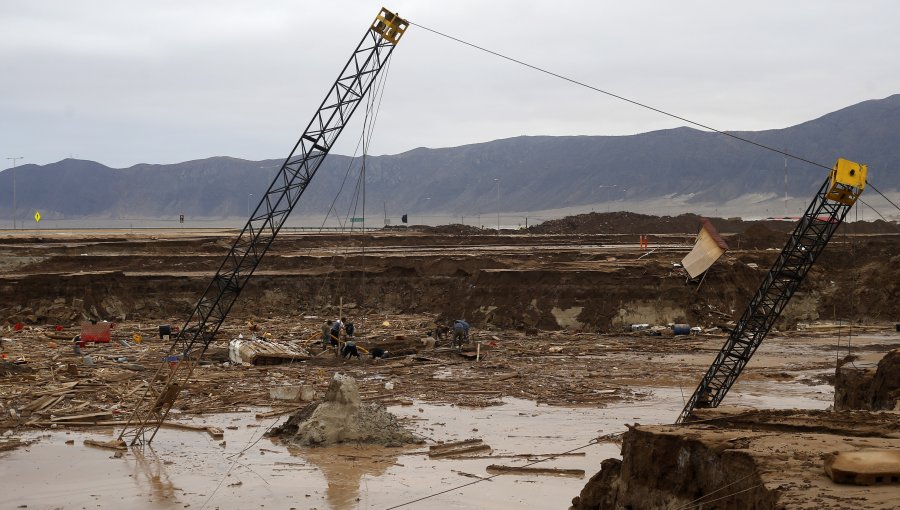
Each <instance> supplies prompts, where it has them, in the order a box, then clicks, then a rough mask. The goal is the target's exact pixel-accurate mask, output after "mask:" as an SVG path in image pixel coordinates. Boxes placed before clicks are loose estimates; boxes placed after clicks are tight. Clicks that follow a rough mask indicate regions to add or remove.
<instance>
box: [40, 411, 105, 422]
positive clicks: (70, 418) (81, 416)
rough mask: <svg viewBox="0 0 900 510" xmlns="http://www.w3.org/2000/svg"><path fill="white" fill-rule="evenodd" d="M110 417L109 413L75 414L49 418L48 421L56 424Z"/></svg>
mask: <svg viewBox="0 0 900 510" xmlns="http://www.w3.org/2000/svg"><path fill="white" fill-rule="evenodd" d="M112 415H113V414H112V413H111V412H109V411H102V412H99V413H88V414H76V415H74V416H57V417H56V418H51V419H50V421H51V422H53V423H57V422H66V421H78V420H84V419H85V418H112ZM85 421H87V420H85ZM94 421H96V420H94Z"/></svg>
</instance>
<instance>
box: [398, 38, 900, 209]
mask: <svg viewBox="0 0 900 510" xmlns="http://www.w3.org/2000/svg"><path fill="white" fill-rule="evenodd" d="M407 21H409V20H407ZM409 24H410V25H415V26H417V27H419V28H421V29H423V30H426V31H428V32H431V33H433V34H437V35H439V36H441V37H445V38H447V39H450V40H452V41H456V42H458V43H460V44H464V45H466V46H469V47H471V48H475V49H477V50H480V51H483V52H485V53H489V54H491V55H494V56H496V57H500V58H502V59H504V60H508V61H510V62H514V63H516V64H519V65H522V66H525V67H528V68H530V69H533V70H535V71H538V72H541V73H544V74H547V75H550V76H553V77H554V78H559V79H561V80H564V81H567V82H569V83H573V84H575V85H578V86H580V87H584V88H586V89H590V90H593V91H595V92H599V93H601V94H605V95H607V96H609V97H612V98H615V99H619V100H620V101H625V102H626V103H631V104H633V105H635V106H639V107H641V108H645V109H647V110H650V111H653V112H656V113H660V114H662V115H665V116H667V117H671V118H673V119H677V120H680V121H682V122H686V123H688V124H692V125H694V126H698V127H701V128H703V129H708V130H710V131H712V132H714V133H718V134H720V135H724V136H727V137H730V138H733V139H735V140H738V141H741V142H744V143H748V144H750V145H754V146H756V147H758V148H760V149H765V150H767V151H771V152H774V153H776V154H781V155H782V156H785V157H786V158H791V159H794V160H797V161H801V162H803V163H807V164H810V165H813V166H816V167H819V168H823V169H825V170H829V171H830V170H831V169H832V167H830V166H828V165H824V164H822V163H819V162H817V161H812V160H810V159H807V158H804V157H802V156H797V155H796V154H792V153H790V152H787V151H786V150H781V149H778V148H776V147H772V146H770V145H766V144H764V143H760V142H755V141H753V140H750V139H748V138H744V137H742V136H739V135H736V134H734V133H729V132H727V131H722V130H721V129H716V128H714V127H712V126H709V125H707V124H703V123H702V122H697V121H695V120H691V119H688V118H687V117H682V116H681V115H676V114H674V113H671V112H668V111H666V110H663V109H661V108H656V107H654V106H650V105H648V104H646V103H641V102H640V101H636V100H634V99H629V98H627V97H625V96H622V95H619V94H615V93H613V92H610V91H608V90H604V89H601V88H599V87H595V86H593V85H590V84H587V83H584V82H582V81H578V80H576V79H574V78H570V77H568V76H565V75H562V74H559V73H555V72H553V71H550V70H547V69H544V68H542V67H539V66H536V65H534V64H529V63H528V62H524V61H522V60H519V59H516V58H513V57H510V56H508V55H504V54H503V53H500V52H497V51H494V50H490V49H488V48H485V47H483V46H479V45H477V44H474V43H471V42H468V41H465V40H463V39H460V38H458V37H454V36H452V35H449V34H445V33H443V32H440V31H438V30H435V29H433V28H429V27H426V26H425V25H420V24H419V23H415V22H413V21H409ZM785 161H786V160H785ZM867 184H868V185H869V186H871V187H872V189H874V190H875V191H876V192H877V193H878V194H879V195H881V196H882V197H883V198H884V199H885V200H887V201H888V202H890V204H891V205H893V206H894V207H895V208H896V209H897V210H898V211H900V206H898V205H897V204H896V203H894V202H893V201H891V199H889V198H888V197H886V196H885V195H884V194H883V193H882V192H881V191H878V188H876V187H875V185H874V184H872V183H871V182H868V181H867ZM863 204H865V205H868V204H866V203H865V202H863ZM869 207H870V208H872V206H869ZM872 210H873V211H875V212H876V213H877V214H878V215H879V216H881V217H882V218H884V216H882V215H881V213H879V212H878V211H877V210H875V208H872Z"/></svg>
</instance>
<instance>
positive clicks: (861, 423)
mask: <svg viewBox="0 0 900 510" xmlns="http://www.w3.org/2000/svg"><path fill="white" fill-rule="evenodd" d="M701 414H702V415H700V414H698V418H700V419H701V420H703V422H702V423H698V424H688V425H684V426H665V425H656V426H640V425H635V426H634V427H630V428H629V430H628V432H626V433H625V435H624V437H623V444H622V460H621V461H620V460H618V459H608V460H605V461H604V462H603V463H602V466H601V467H602V469H601V471H600V472H599V473H597V474H596V475H595V476H594V477H593V478H591V480H590V481H588V483H587V485H586V486H585V488H584V489H583V490H582V492H581V494H580V495H579V496H578V497H576V498H575V499H574V500H573V502H572V507H571V508H572V509H574V510H589V509H590V510H613V509H615V510H623V509H632V510H643V509H647V510H649V509H656V508H700V507H702V508H723V509H724V508H755V509H759V510H767V509H771V510H775V509H801V508H802V509H813V508H815V509H845V508H871V509H889V508H890V509H892V508H896V506H895V505H896V502H897V499H896V495H897V492H896V491H897V486H896V485H891V484H885V485H877V486H870V487H861V486H854V485H839V484H835V483H833V482H832V481H831V480H830V479H829V478H828V477H827V476H826V474H825V470H824V462H825V459H826V458H827V455H828V454H830V453H831V452H834V451H857V450H874V449H896V448H897V447H900V420H897V418H896V416H895V415H884V414H875V413H865V412H841V413H835V412H828V411H797V410H786V411H747V410H745V409H736V408H732V409H724V408H720V409H717V410H708V411H704V412H703V413H701Z"/></svg>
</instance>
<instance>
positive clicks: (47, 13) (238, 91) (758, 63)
mask: <svg viewBox="0 0 900 510" xmlns="http://www.w3.org/2000/svg"><path fill="white" fill-rule="evenodd" d="M384 1H385V2H386V3H385V6H386V7H388V8H389V9H393V10H395V12H398V13H399V14H400V15H401V16H403V17H406V18H408V19H410V20H411V21H413V22H417V23H421V24H422V25H425V26H428V27H431V28H434V29H437V30H440V31H443V32H446V33H449V34H452V35H454V36H456V37H459V38H462V39H465V40H468V41H471V42H474V43H477V44H480V45H483V46H486V47H488V48H491V49H493V50H496V51H499V52H502V53H506V54H509V55H511V56H514V57H516V58H519V59H522V60H526V61H528V62H530V63H534V64H535V65H538V66H542V67H546V68H548V69H550V70H553V71H555V72H557V73H560V74H564V75H568V76H571V77H573V78H575V79H578V80H581V81H584V82H587V83H590V84H592V85H595V86H598V87H601V88H604V89H607V90H610V91H612V92H615V93H618V94H621V95H624V96H627V97H630V98H633V99H636V100H639V101H642V102H645V103H649V104H651V105H654V106H657V107H659V108H662V109H668V110H671V111H673V112H674V113H677V114H680V115H682V116H686V117H689V118H692V119H695V120H698V121H701V122H704V123H707V124H710V125H712V126H715V127H717V128H720V129H731V130H758V129H770V128H780V127H786V126H789V125H793V124H798V123H800V122H804V121H806V120H810V119H812V118H815V117H818V116H821V115H823V114H825V113H828V112H830V111H833V110H836V109H839V108H843V107H845V106H849V105H851V104H855V103H858V102H860V101H864V100H867V99H874V98H882V97H886V96H889V95H891V94H894V93H897V92H900V66H898V65H897V59H898V56H897V50H898V49H900V29H898V22H900V2H896V1H868V2H848V1H846V0H844V1H813V0H809V1H796V0H792V1H790V2H785V1H755V2H736V1H735V2H728V1H724V2H723V1H719V2H714V1H685V0H680V1H677V2H674V1H655V2H649V1H648V2H639V1H632V2H623V1H621V0H616V1H598V0H593V1H577V2H575V1H573V2H566V1H556V2H531V1H528V2H526V1H521V0H520V1H494V2H487V1H465V0H454V1H444V2H437V1H433V2H429V1H423V0H384ZM380 6H381V3H380V1H379V2H367V1H315V2H313V1H302V0H290V1H289V0H283V1H282V0H266V1H258V2H247V1H240V2H238V1H230V0H216V1H206V0H191V1H184V0H155V1H150V2H148V1H146V0H144V1H136V0H135V1H130V0H115V1H114V0H106V1H100V0H95V1H90V0H79V1H71V0H43V1H41V0H21V1H16V0H3V1H2V3H0V156H2V157H7V156H24V157H25V159H24V160H23V161H21V162H20V164H23V163H38V164H45V163H50V162H54V161H58V160H60V159H63V158H66V157H70V156H72V157H77V158H80V159H90V160H95V161H99V162H101V163H103V164H106V165H109V166H114V167H126V166H130V165H133V164H136V163H174V162H179V161H186V160H191V159H199V158H205V157H210V156H219V155H226V156H233V157H237V158H245V159H264V158H283V157H285V156H286V155H287V152H288V151H289V150H290V148H291V147H292V146H293V144H294V142H295V141H296V139H297V138H298V136H299V134H300V131H301V130H302V129H303V128H304V127H305V126H306V124H307V123H308V121H309V119H310V117H311V115H312V114H313V112H314V111H315V109H316V108H317V107H318V105H319V103H320V102H321V100H322V99H323V97H324V94H325V92H326V91H327V89H328V88H329V87H330V86H331V84H332V83H333V81H334V79H335V78H336V77H337V74H338V72H339V71H340V69H341V67H342V66H343V64H344V63H345V62H346V60H347V58H348V57H349V56H350V52H351V51H352V50H353V49H354V48H355V46H356V44H357V43H358V42H359V40H360V39H361V37H362V35H363V33H364V31H365V30H366V29H367V27H368V25H369V23H370V22H371V21H372V19H373V18H374V16H375V14H377V12H378V10H379V8H380ZM392 61H393V62H392V65H391V68H390V74H389V77H388V82H387V87H386V90H385V93H384V100H383V103H382V107H381V112H380V117H379V123H378V126H377V128H376V132H375V135H374V139H373V144H372V147H371V151H370V152H371V153H373V154H395V153H399V152H403V151H406V150H409V149H412V148H415V147H421V146H426V147H447V146H455V145H462V144H467V143H473V142H482V141H488V140H493V139H498V138H507V137H513V136H518V135H626V134H632V133H638V132H644V131H650V130H654V129H660V128H667V127H674V126H677V125H680V124H679V123H678V122H676V121H673V120H671V119H667V118H666V117H662V116H660V115H659V114H656V113H652V112H648V111H645V110H641V109H639V108H636V107H634V106H632V105H628V104H624V103H621V102H618V101H616V100H614V99H612V98H609V97H606V96H603V95H601V94H598V93H596V92H591V91H589V90H586V89H583V88H579V87H576V86H574V85H571V84H569V83H566V82H563V81H560V80H558V79H555V78H552V77H548V76H545V75H542V74H539V73H536V72H535V71H532V70H529V69H527V68H524V67H521V66H518V65H515V64H512V63H510V62H506V61H503V60H500V59H498V58H496V57H493V56H490V55H487V54H484V53H481V52H478V51H476V50H473V49H471V48H468V47H465V46H463V45H460V44H459V43H455V42H452V41H449V40H447V39H444V38H441V37H439V36H436V35H434V34H431V33H429V32H426V31H424V30H422V29H420V28H418V27H415V26H414V27H411V28H410V29H409V31H408V32H407V34H406V36H405V38H404V39H403V41H402V42H401V43H400V45H399V46H398V47H397V50H396V51H395V53H394V55H393V57H392ZM355 120H356V121H357V124H359V122H358V121H360V120H361V119H355ZM357 124H354V125H352V126H350V127H348V131H347V132H345V133H344V136H343V138H342V139H341V141H340V142H339V143H338V145H337V146H336V148H335V151H336V152H338V153H342V154H350V153H352V152H353V149H354V146H355V142H356V139H357V138H358V136H359V132H360V130H361V126H359V125H357ZM813 156H814V155H813ZM0 161H2V162H3V163H8V161H5V160H0ZM6 166H8V165H5V164H4V165H0V168H5V167H6Z"/></svg>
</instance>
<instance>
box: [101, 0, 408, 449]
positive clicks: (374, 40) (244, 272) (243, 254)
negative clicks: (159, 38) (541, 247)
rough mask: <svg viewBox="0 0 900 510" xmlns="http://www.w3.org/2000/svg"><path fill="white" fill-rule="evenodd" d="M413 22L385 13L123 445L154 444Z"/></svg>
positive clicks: (242, 237) (193, 320) (226, 264)
mask: <svg viewBox="0 0 900 510" xmlns="http://www.w3.org/2000/svg"><path fill="white" fill-rule="evenodd" d="M407 26H408V22H407V21H406V20H404V19H402V18H400V17H399V16H397V15H396V14H394V13H392V12H390V11H388V10H387V9H384V8H382V9H381V11H380V12H379V14H378V16H377V17H376V18H375V21H374V22H373V23H372V25H371V26H370V27H369V28H368V30H366V34H365V35H364V36H363V38H362V40H361V41H360V43H359V44H358V45H357V47H356V49H355V50H354V51H353V54H352V55H351V57H350V59H349V61H348V62H347V64H346V65H345V66H344V68H343V70H342V71H341V74H340V75H339V76H338V79H337V80H336V81H335V82H334V84H333V85H332V86H331V88H330V89H329V91H328V94H327V95H326V96H325V99H324V100H323V101H322V104H321V105H320V106H319V109H318V110H317V111H316V113H315V114H314V115H313V118H312V120H311V121H310V122H309V124H308V125H307V127H306V130H305V131H304V132H303V135H301V136H300V139H299V140H298V141H297V143H296V145H294V148H293V149H292V150H291V153H290V154H289V155H288V157H287V158H286V159H285V161H284V163H283V164H282V165H281V169H280V170H279V171H278V173H277V175H276V176H275V178H274V180H273V181H272V183H271V184H270V185H269V188H268V189H267V190H266V192H265V194H263V195H262V197H261V199H260V202H259V204H258V205H257V206H256V209H255V210H254V211H253V214H252V215H251V216H250V218H249V219H248V220H247V224H246V225H244V228H243V230H241V233H240V234H239V235H238V237H237V239H236V240H235V241H234V244H233V245H232V246H231V249H230V250H229V251H228V254H227V255H226V256H225V259H224V260H223V261H222V264H221V265H220V266H219V269H218V271H216V274H215V276H213V279H212V281H211V282H210V284H209V286H208V287H207V288H206V291H205V292H204V293H203V295H202V296H201V298H200V300H199V301H198V302H197V305H196V306H195V307H194V310H193V312H192V313H191V315H190V317H189V318H188V320H187V321H186V322H185V324H184V327H182V328H181V330H180V331H179V332H178V334H177V336H176V337H175V340H174V341H173V343H172V345H171V347H170V348H169V351H168V354H167V356H166V359H165V361H164V363H163V364H162V365H161V366H160V367H159V369H158V370H157V372H156V374H155V376H154V377H153V379H151V380H150V381H149V382H148V384H149V386H148V389H147V391H146V392H145V394H144V395H143V398H142V400H141V401H140V403H139V404H138V405H137V406H136V407H135V408H134V410H133V411H132V414H131V416H130V417H129V419H128V422H127V423H126V425H125V428H124V429H123V430H122V432H121V434H120V435H119V441H123V442H126V443H128V444H130V445H135V444H139V443H150V442H151V441H152V440H153V438H154V437H155V436H156V432H157V431H158V430H159V427H160V425H161V424H162V423H163V421H165V419H166V416H167V415H168V413H169V411H170V410H171V408H172V405H173V404H174V402H175V400H176V398H177V397H178V393H179V392H180V391H181V389H183V388H184V387H185V386H186V384H187V382H188V380H189V379H190V377H191V373H192V372H193V369H194V366H195V365H196V363H197V361H198V360H199V359H200V357H201V356H202V355H203V353H204V352H205V351H206V349H207V347H209V344H210V342H212V340H213V338H214V337H215V335H216V332H218V330H219V327H220V326H221V325H222V323H223V322H224V321H225V318H226V317H227V316H228V312H229V311H230V310H231V306H232V305H233V304H234V302H235V300H237V298H238V296H239V295H240V293H241V290H242V289H243V288H244V286H245V285H246V284H247V281H248V280H249V279H250V277H251V276H252V275H253V272H254V271H255V270H256V267H257V266H258V265H259V262H260V260H262V258H263V256H264V255H265V254H266V251H267V250H268V249H269V246H270V245H271V244H272V241H273V240H274V239H275V236H277V235H278V232H279V230H281V227H282V226H283V225H284V222H285V220H287V217H288V215H289V214H290V212H291V211H292V210H293V208H294V206H295V205H297V202H298V200H299V199H300V196H301V195H302V194H303V192H304V191H306V188H307V186H309V183H310V181H311V180H312V178H313V177H314V176H315V174H316V172H317V171H318V169H319V166H320V165H321V164H322V161H323V160H324V159H325V156H326V155H327V154H328V152H329V150H331V147H332V146H333V144H334V142H335V140H337V138H338V136H339V135H340V134H341V131H342V130H343V129H344V127H345V126H346V125H347V122H348V121H349V120H350V117H351V116H352V115H353V112H354V111H356V108H357V106H359V104H360V102H361V100H362V99H363V97H364V96H365V95H366V93H367V92H368V91H369V89H370V87H371V86H372V84H373V82H374V81H375V78H376V77H377V76H378V73H379V72H380V71H381V70H382V69H383V68H384V66H385V65H386V64H387V61H388V59H389V58H390V56H391V53H392V52H393V50H394V47H395V46H396V44H397V43H398V42H399V40H400V38H401V37H402V36H403V34H404V32H405V30H406V28H407Z"/></svg>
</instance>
